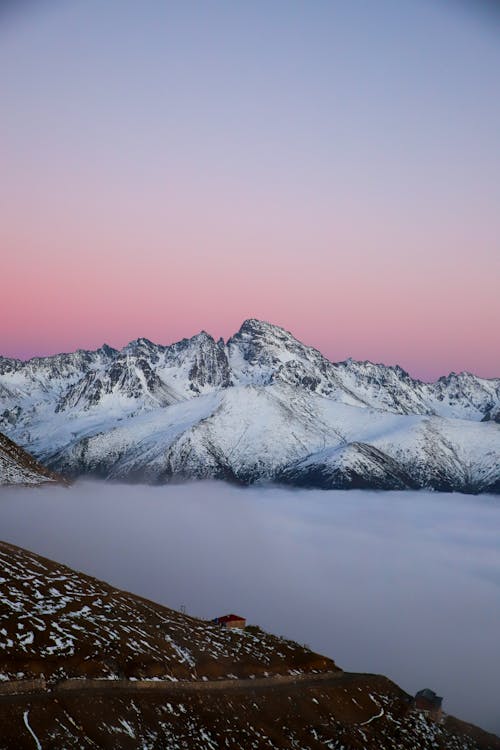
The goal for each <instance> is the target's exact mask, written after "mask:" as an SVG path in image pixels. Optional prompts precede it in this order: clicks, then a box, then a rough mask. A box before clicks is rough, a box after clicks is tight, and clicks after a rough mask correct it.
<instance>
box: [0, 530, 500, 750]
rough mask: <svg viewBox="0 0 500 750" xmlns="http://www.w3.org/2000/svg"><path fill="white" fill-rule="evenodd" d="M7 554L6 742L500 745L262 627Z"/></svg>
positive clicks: (0, 739) (0, 689)
mask: <svg viewBox="0 0 500 750" xmlns="http://www.w3.org/2000/svg"><path fill="white" fill-rule="evenodd" d="M0 565H1V569H2V578H1V579H0V632H1V634H2V636H1V640H0V727H1V735H0V747H1V748H3V749H5V750H11V749H12V750H13V749H14V748H15V749H16V750H23V749H24V748H32V747H33V746H36V747H50V748H61V749H62V748H73V747H75V748H76V747H79V748H80V747H101V748H108V747H109V748H118V749H119V748H137V747H148V748H163V747H168V748H194V747H197V748H198V747H199V748H218V747H228V748H234V749H235V750H236V748H240V749H241V748H256V749H257V750H259V749H260V748H290V747H301V748H303V750H309V748H310V749H311V750H315V749H317V748H318V749H319V748H322V747H323V748H324V747H330V748H336V749H337V750H340V748H342V747H343V748H344V749H345V750H347V749H349V748H352V749H353V750H354V748H361V747H364V748H377V750H384V748H387V750H389V749H391V750H396V748H399V749H401V750H405V749H406V748H408V750H417V749H419V750H420V749H422V748H423V749H427V748H428V749H429V750H430V749H431V748H436V747H440V748H449V749H450V750H459V749H465V750H476V749H477V750H479V748H492V749H494V748H499V747H500V740H499V739H498V738H495V737H494V736H493V735H488V734H486V733H485V732H482V731H481V730H479V729H477V728H476V727H472V726H470V725H466V724H463V723H462V722H460V721H458V720H456V719H453V718H451V717H448V718H446V719H445V721H444V723H442V724H436V723H434V722H432V721H430V720H428V719H426V718H425V717H424V716H423V715H422V714H419V713H415V712H414V711H412V708H411V703H410V701H409V696H408V695H406V694H405V693H404V692H403V691H402V690H401V689H400V688H398V687H397V686H396V685H395V684H394V683H392V682H390V681H389V680H388V679H387V678H385V677H382V676H377V675H365V674H351V673H344V672H342V670H340V669H338V668H337V667H336V666H335V664H334V663H333V662H332V661H331V660H330V659H327V658H325V657H322V656H319V655H318V654H315V653H313V652H311V651H310V650H309V649H308V648H307V647H303V646H299V645H298V644H296V643H293V642H292V641H286V640H284V639H282V638H277V637H275V636H272V635H269V634H266V633H264V632H263V631H261V630H260V629H259V628H257V627H250V628H248V629H246V630H234V631H231V630H227V629H225V628H222V627H220V626H218V625H215V624H214V623H211V622H207V621H203V620H198V619H195V618H192V617H189V616H187V615H183V614H181V613H179V612H175V611H174V610H170V609H168V608H166V607H162V606H160V605H157V604H154V603H153V602H150V601H147V600H145V599H141V598H140V597H137V596H134V595H132V594H129V593H127V592H124V591H120V590H118V589H115V588H113V587H111V586H109V585H108V584H106V583H103V582H102V581H98V580H97V579H94V578H90V577H89V576H86V575H83V574H81V573H77V572H76V571H73V570H71V569H70V568H67V567H66V566H64V565H60V564H57V563H54V562H51V561H49V560H46V559H45V558H42V557H39V556H38V555H35V554H33V553H31V552H27V551H25V550H22V549H20V548H19V547H14V546H12V545H8V544H5V543H0ZM27 583H29V585H26V584H27ZM217 614H221V613H217ZM75 678H77V679H75Z"/></svg>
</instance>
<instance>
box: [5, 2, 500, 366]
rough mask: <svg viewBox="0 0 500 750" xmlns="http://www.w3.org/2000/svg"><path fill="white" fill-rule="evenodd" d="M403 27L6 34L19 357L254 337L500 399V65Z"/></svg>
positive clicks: (301, 10) (455, 20)
mask: <svg viewBox="0 0 500 750" xmlns="http://www.w3.org/2000/svg"><path fill="white" fill-rule="evenodd" d="M384 2H385V0H384ZM386 4H387V8H386V10H384V8H385V4H384V3H382V5H381V7H380V8H378V9H377V11H376V13H375V16H374V18H372V23H368V22H367V23H366V24H363V25H359V23H358V21H359V19H358V18H357V17H356V14H355V13H354V11H351V10H350V9H349V7H348V6H349V4H346V6H345V7H344V8H340V6H341V5H342V4H340V6H339V9H338V10H334V8H333V6H332V8H327V6H325V7H324V8H323V6H321V8H320V7H319V6H318V8H317V10H316V11H315V12H314V13H312V12H309V13H308V11H307V9H306V6H303V5H302V4H299V3H297V4H296V5H295V4H292V5H293V8H294V13H291V14H289V15H287V18H286V21H287V23H286V24H284V19H283V18H282V17H281V15H280V14H281V11H280V9H279V7H281V6H279V4H278V5H277V7H276V8H275V9H274V11H273V12H272V13H271V12H269V13H267V14H266V24H267V25H266V26H265V29H263V26H262V15H261V14H262V10H259V8H258V7H254V6H253V5H248V6H246V5H244V4H242V6H241V7H240V8H239V9H236V8H233V9H232V10H229V6H224V10H222V9H221V8H222V6H221V8H219V9H218V10H217V12H215V11H214V14H213V16H212V15H210V17H206V18H205V17H203V18H197V17H196V13H194V14H193V12H192V9H191V14H188V13H187V11H185V5H184V4H182V3H179V4H176V3H173V4H172V6H171V8H172V9H171V11H169V13H170V15H168V14H167V16H168V17H167V16H166V17H165V18H160V17H158V18H148V17H146V16H145V15H144V14H139V13H138V11H137V7H136V6H135V4H134V3H131V2H130V3H129V2H127V3H126V6H127V8H128V10H127V12H126V13H123V14H122V15H120V19H121V24H120V25H118V26H117V27H115V25H114V24H115V20H116V17H115V16H114V15H113V13H114V12H115V11H116V12H118V11H120V13H122V11H123V9H124V7H125V6H124V5H123V3H120V4H116V3H115V2H114V0H113V1H112V2H110V4H109V7H108V6H107V5H106V8H107V10H106V11H104V10H103V7H102V5H101V4H100V3H98V2H96V0H88V1H87V2H83V1H82V0H75V2H74V3H72V4H71V7H69V6H68V7H65V8H64V9H63V6H62V4H59V3H55V4H54V6H51V5H50V4H46V5H44V6H43V7H44V8H45V7H46V6H47V8H48V7H49V6H50V12H49V10H47V11H42V10H39V11H38V12H36V13H33V16H31V15H30V14H29V13H25V14H20V15H19V18H17V20H11V21H10V27H9V29H8V31H7V32H6V31H4V32H2V31H1V29H0V34H2V33H3V39H2V42H3V43H2V46H1V47H0V66H1V68H2V70H3V71H6V76H4V80H3V83H2V84H1V85H0V108H1V109H2V111H1V113H0V114H1V117H2V133H1V135H2V138H1V139H0V169H1V172H2V175H3V179H2V181H1V182H0V212H1V215H0V219H1V220H0V251H1V259H2V265H1V279H2V287H1V296H0V315H1V320H2V325H1V329H0V354H3V355H6V356H18V357H22V358H27V357H29V356H33V355H45V354H52V353H56V352H59V351H73V350H74V349H76V348H95V347H98V346H100V345H101V344H102V343H103V342H106V343H108V344H110V345H112V346H115V347H120V346H123V345H124V344H125V343H127V342H128V341H129V340H131V339H134V338H136V337H139V336H145V337H147V338H150V339H151V340H153V341H155V342H157V343H170V342H172V341H175V340H178V339H180V338H182V337H185V336H191V335H193V334H195V333H197V332H199V331H200V330H201V329H205V330H207V331H208V332H210V333H212V335H214V336H215V337H218V336H220V335H222V336H224V337H227V336H229V335H231V334H232V333H234V332H235V331H236V330H237V329H238V327H239V326H240V324H241V322H242V321H243V320H244V319H245V318H248V317H256V318H261V319H264V320H267V321H270V322H272V323H276V324H278V325H281V326H283V327H284V328H287V329H288V330H290V331H292V333H294V335H296V336H297V337H298V338H299V339H300V340H302V341H303V342H304V343H307V344H311V345H314V346H316V347H317V348H318V349H320V350H321V351H322V352H323V353H324V354H325V355H326V356H328V357H329V358H330V359H332V360H340V359H344V358H346V357H349V356H351V357H353V358H356V359H370V360H372V361H382V362H385V363H388V364H395V363H398V364H400V365H401V366H403V367H404V368H406V369H407V370H409V372H410V373H411V374H412V375H415V376H418V377H421V378H423V379H434V378H436V377H438V376H439V375H442V374H446V373H448V372H450V371H452V370H454V371H462V370H469V371H472V372H475V373H477V374H479V375H482V376H485V377H493V376H500V347H499V346H498V343H499V336H498V331H499V325H500V294H499V291H498V282H499V280H500V218H499V217H500V212H499V211H498V206H499V205H500V188H499V181H498V174H499V173H500V147H499V137H498V133H500V104H499V101H498V96H496V95H495V96H494V95H493V92H494V91H497V83H498V73H500V53H499V50H498V46H497V44H496V40H495V39H494V36H493V35H491V37H489V36H488V35H487V34H486V33H485V32H484V30H483V29H482V28H481V26H480V24H477V25H475V24H473V23H469V19H468V18H466V17H465V16H464V17H463V18H462V17H461V16H458V15H455V14H453V13H452V12H451V11H450V10H447V11H446V10H445V9H444V6H443V8H441V10H437V9H435V8H434V9H432V8H431V7H430V6H431V5H432V4H422V3H415V4H413V3H411V2H410V3H409V4H408V7H407V8H406V9H405V10H401V12H400V15H398V13H395V12H394V8H395V7H396V6H394V5H393V4H392V3H390V2H387V3H386ZM278 6H279V7H278ZM405 7H406V6H405ZM113 8H114V10H113ZM162 12H163V11H162ZM197 12H198V13H199V14H200V15H201V16H203V15H204V13H205V11H204V10H203V9H202V8H198V11H197ZM366 12H367V13H370V12H371V11H370V10H369V6H367V8H366ZM385 12H387V18H386V19H385V21H386V22H384V23H381V22H380V19H379V14H380V13H382V15H383V13H385ZM158 13H159V14H160V15H161V13H160V11H158ZM165 13H166V11H165ZM108 15H109V17H108ZM152 15H154V13H152ZM108 22H109V23H108ZM162 24H163V25H162ZM207 24H209V25H208V26H207ZM210 24H212V25H210ZM207 29H209V31H210V33H207ZM169 35H170V36H169ZM403 38H405V39H406V42H405V45H404V46H402V45H401V39H403ZM256 49H259V54H258V55H257V54H256V52H255V50H256ZM444 61H446V64H444ZM6 175H8V179H6V178H5V177H6Z"/></svg>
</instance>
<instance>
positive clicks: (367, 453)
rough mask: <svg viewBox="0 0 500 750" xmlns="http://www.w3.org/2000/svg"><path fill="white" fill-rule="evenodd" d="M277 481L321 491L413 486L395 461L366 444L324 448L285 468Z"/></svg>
mask: <svg viewBox="0 0 500 750" xmlns="http://www.w3.org/2000/svg"><path fill="white" fill-rule="evenodd" d="M278 479H279V480H280V481H281V482H286V483H288V484H294V485H299V486H304V487H322V488H323V489H338V488H344V489H347V488H349V489H350V488H352V489H365V488H370V489H376V490H395V489H401V490H403V489H409V488H411V487H414V486H415V484H414V483H413V481H412V479H411V477H410V476H409V475H408V474H406V473H405V472H404V471H403V469H402V467H401V466H400V465H399V464H398V463H397V461H394V460H393V459H391V458H389V456H387V455H385V454H384V453H382V451H379V450H378V449H377V448H374V447H373V446H372V445H367V444H366V443H349V444H348V445H341V446H338V447H335V448H326V449H325V450H323V451H319V452H318V453H314V454H312V455H311V456H307V457H306V458H303V459H301V460H300V461H297V462H296V463H294V464H292V465H291V466H288V467H287V468H286V469H285V470H284V471H283V472H281V473H280V474H279V475H278Z"/></svg>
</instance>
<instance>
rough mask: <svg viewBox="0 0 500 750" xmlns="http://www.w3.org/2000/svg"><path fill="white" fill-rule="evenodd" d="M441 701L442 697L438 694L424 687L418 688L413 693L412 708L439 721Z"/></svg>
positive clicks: (441, 716) (441, 711)
mask: <svg viewBox="0 0 500 750" xmlns="http://www.w3.org/2000/svg"><path fill="white" fill-rule="evenodd" d="M442 703H443V699H442V697H441V696H440V695H436V693H435V692H434V691H433V690H429V688H424V690H419V691H418V693H417V694H416V695H415V697H414V699H413V702H412V708H413V709H414V710H415V711H418V712H419V713H422V714H424V715H425V716H427V717H428V718H429V719H432V721H441V719H442V718H443V709H442Z"/></svg>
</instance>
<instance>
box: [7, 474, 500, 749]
mask: <svg viewBox="0 0 500 750" xmlns="http://www.w3.org/2000/svg"><path fill="white" fill-rule="evenodd" d="M0 498H1V503H0V526H1V528H2V538H3V539H4V540H5V541H8V542H11V543H14V544H18V545H20V546H22V547H25V548H28V549H30V550H32V551H34V552H38V553H39V554H41V555H44V556H46V557H49V558H52V559H56V560H57V561H59V562H64V563H66V564H67V565H70V566H72V567H74V568H76V569H77V570H82V571H84V572H86V573H89V574H90V575H93V576H96V577H98V578H101V579H104V580H106V581H108V582H110V583H112V584H113V585H115V586H118V587H119V588H124V589H125V590H127V591H132V592H134V593H137V594H140V595H142V596H145V597H147V598H149V599H152V600H153V601H157V602H161V603H163V604H166V605H167V606H170V607H172V608H174V609H180V608H181V606H184V607H186V610H187V612H188V614H191V615H195V616H199V617H202V618H206V619H211V618H213V617H216V616H219V615H221V614H225V613H227V612H236V613H237V614H241V615H242V616H244V617H246V618H247V619H248V621H249V622H250V623H253V624H258V625H260V626H261V627H263V628H264V629H265V630H267V631H269V632H272V633H275V634H276V635H280V634H282V635H285V636H286V637H288V638H292V639H294V640H297V641H298V642H299V643H307V644H309V646H310V648H312V649H313V650H316V651H317V652H319V653H322V654H324V655H326V656H329V657H331V658H333V659H334V660H335V662H336V663H337V664H338V665H339V666H340V667H342V668H343V669H345V670H348V671H359V672H372V673H378V674H385V675H387V676H388V677H389V678H391V679H392V680H394V681H396V682H397V683H398V684H399V685H400V686H401V687H402V688H403V689H404V690H406V691H407V692H409V693H413V694H414V693H415V692H416V691H417V690H421V689H422V688H424V687H429V688H431V689H432V690H434V691H435V692H436V693H438V695H442V696H444V703H443V708H444V710H445V711H447V712H448V713H451V714H454V715H456V716H459V717H460V718H462V719H464V720H466V721H471V722H474V723H476V724H479V725H480V726H482V727H483V728H485V729H489V730H490V731H493V732H496V733H499V734H500V715H499V713H498V695H499V692H500V673H499V670H498V622H499V621H500V597H499V595H498V594H499V586H500V554H499V553H500V543H499V538H498V532H497V529H498V516H499V513H500V504H499V499H498V497H488V496H485V495H483V496H478V497H474V496H470V495H469V496H464V495H459V494H457V493H454V494H452V495H447V494H444V493H426V492H418V493H416V492H384V493H380V492H366V491H357V490H349V491H345V492H343V491H336V492H322V491H320V490H319V491H318V490H288V489H287V490H284V489H263V488H262V487H261V488H251V489H249V488H245V489H242V488H237V487H233V486H230V485H227V484H222V483H218V484H217V483H194V484H183V485H177V486H174V485H170V486H163V487H145V486H138V485H113V484H109V483H104V482H102V483H88V482H78V483H77V484H75V485H73V486H72V487H71V488H69V489H66V488H48V487H47V488H43V489H33V488H27V489H19V488H1V489H0ZM256 549H258V551H259V554H258V555H256V554H255V550H256ZM124 550H127V551H128V553H127V554H126V555H125V556H124V554H123V553H124ZM396 561H397V562H396Z"/></svg>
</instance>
